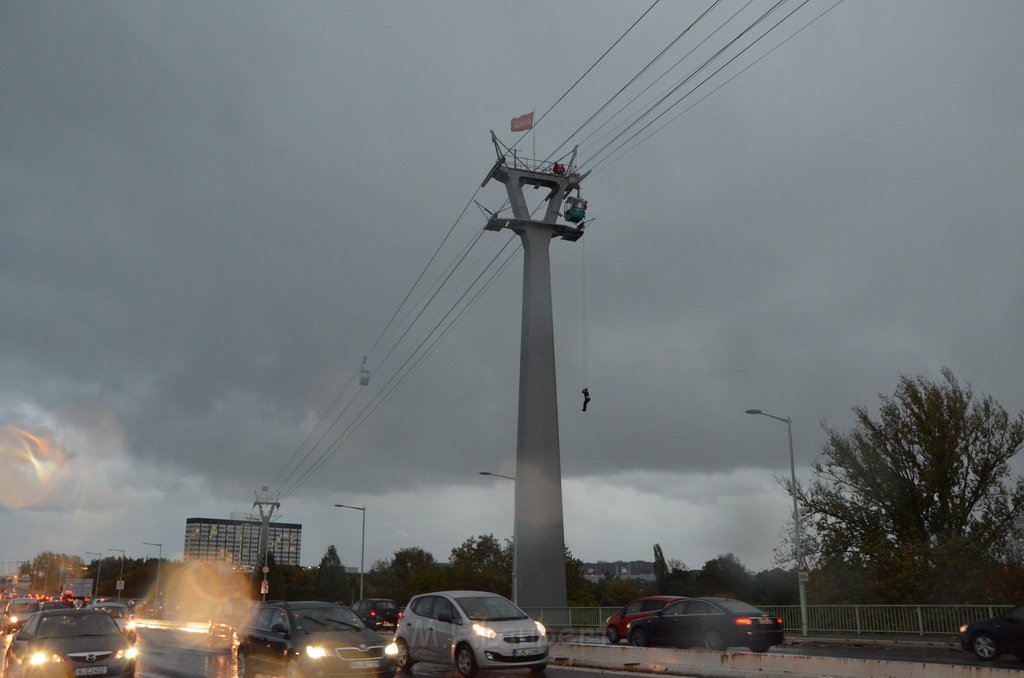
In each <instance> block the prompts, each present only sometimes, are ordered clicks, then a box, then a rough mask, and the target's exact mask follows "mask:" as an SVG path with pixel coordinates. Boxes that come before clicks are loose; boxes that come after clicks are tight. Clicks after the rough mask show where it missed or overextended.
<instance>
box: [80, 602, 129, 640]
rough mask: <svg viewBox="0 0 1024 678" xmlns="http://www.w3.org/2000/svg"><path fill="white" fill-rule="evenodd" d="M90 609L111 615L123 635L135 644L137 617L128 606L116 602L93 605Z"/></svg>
mask: <svg viewBox="0 0 1024 678" xmlns="http://www.w3.org/2000/svg"><path fill="white" fill-rule="evenodd" d="M89 609H92V610H102V611H103V612H106V613H107V614H109V615H110V616H111V617H112V618H113V619H114V622H115V623H116V624H117V628H118V629H120V631H121V633H122V634H124V635H125V636H127V637H128V638H129V639H130V640H131V641H132V642H133V643H134V642H135V638H136V633H135V616H134V615H133V614H132V611H131V609H130V608H129V607H128V606H127V605H125V604H124V603H114V602H109V603H108V602H103V603H93V604H92V605H90V606H89Z"/></svg>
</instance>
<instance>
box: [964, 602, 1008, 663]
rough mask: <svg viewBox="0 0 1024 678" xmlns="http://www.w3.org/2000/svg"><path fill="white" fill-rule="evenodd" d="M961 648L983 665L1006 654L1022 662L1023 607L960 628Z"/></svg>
mask: <svg viewBox="0 0 1024 678" xmlns="http://www.w3.org/2000/svg"><path fill="white" fill-rule="evenodd" d="M960 646H961V647H963V649H965V650H966V651H968V652H973V653H974V655H975V656H976V657H978V658H979V659H984V660H986V661H992V660H994V659H996V658H997V657H999V655H1001V654H1006V653H1009V654H1012V655H1016V656H1017V658H1018V659H1019V658H1024V605H1018V606H1017V607H1015V608H1013V609H1012V610H1010V611H1009V612H1006V613H1004V614H1001V615H999V616H998V617H992V618H991V619H982V620H980V621H976V622H971V623H969V624H964V625H963V626H961V627H960Z"/></svg>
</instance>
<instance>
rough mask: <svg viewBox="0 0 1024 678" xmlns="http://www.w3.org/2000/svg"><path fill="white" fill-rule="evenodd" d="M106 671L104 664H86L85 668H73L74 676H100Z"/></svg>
mask: <svg viewBox="0 0 1024 678" xmlns="http://www.w3.org/2000/svg"><path fill="white" fill-rule="evenodd" d="M106 672H107V667H106V666H86V667H85V668H81V669H75V675H76V676H102V675H104V674H105V673H106Z"/></svg>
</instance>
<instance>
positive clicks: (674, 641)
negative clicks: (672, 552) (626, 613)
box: [629, 598, 783, 652]
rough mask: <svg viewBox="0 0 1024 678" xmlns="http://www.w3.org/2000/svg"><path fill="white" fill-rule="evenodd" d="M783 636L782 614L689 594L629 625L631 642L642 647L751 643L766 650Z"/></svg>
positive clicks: (711, 647) (753, 647) (718, 646)
mask: <svg viewBox="0 0 1024 678" xmlns="http://www.w3.org/2000/svg"><path fill="white" fill-rule="evenodd" d="M782 640H783V631H782V618H781V617H773V616H771V615H769V614H766V613H764V612H762V611H761V610H759V609H757V608H756V607H754V606H753V605H749V604H747V603H744V602H740V601H739V600H732V599H731V598H687V599H685V600H680V601H678V602H675V603H672V604H671V605H667V606H666V607H665V609H663V610H659V611H658V612H657V613H656V614H655V615H654V616H653V617H644V618H643V619H637V620H635V621H633V622H631V623H630V625H629V642H630V643H632V644H633V645H637V646H640V647H644V646H647V645H669V646H673V647H693V646H701V647H705V648H707V649H708V650H716V651H721V650H724V649H725V648H727V647H749V648H750V649H751V650H753V651H754V652H767V651H768V648H770V647H771V646H772V645H781V644H782Z"/></svg>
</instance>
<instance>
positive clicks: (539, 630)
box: [533, 620, 548, 637]
mask: <svg viewBox="0 0 1024 678" xmlns="http://www.w3.org/2000/svg"><path fill="white" fill-rule="evenodd" d="M533 623H534V624H536V625H537V633H539V634H540V635H541V637H544V636H546V635H548V630H547V629H546V628H545V627H544V625H543V624H541V623H540V622H539V621H536V620H535V621H534V622H533Z"/></svg>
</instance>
